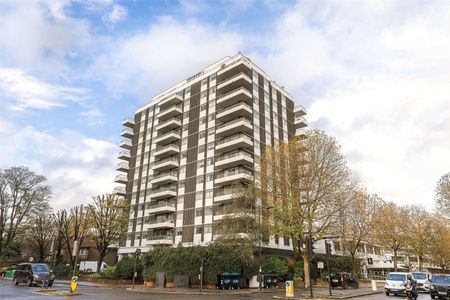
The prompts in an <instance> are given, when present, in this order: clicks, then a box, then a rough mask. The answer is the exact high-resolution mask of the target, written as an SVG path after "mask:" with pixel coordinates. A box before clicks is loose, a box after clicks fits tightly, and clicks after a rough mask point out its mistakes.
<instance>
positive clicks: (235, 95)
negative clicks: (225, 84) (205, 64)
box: [216, 87, 252, 109]
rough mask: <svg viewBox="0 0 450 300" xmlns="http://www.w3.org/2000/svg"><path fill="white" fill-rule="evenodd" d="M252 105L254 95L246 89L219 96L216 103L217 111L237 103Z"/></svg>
mask: <svg viewBox="0 0 450 300" xmlns="http://www.w3.org/2000/svg"><path fill="white" fill-rule="evenodd" d="M244 101H246V103H248V104H251V103H252V93H251V92H250V91H249V90H247V89H246V88H244V87H240V88H237V89H235V90H232V91H231V92H228V93H225V94H222V95H219V96H218V97H217V101H216V107H217V109H221V108H224V107H226V106H230V105H233V104H236V103H237V102H244Z"/></svg>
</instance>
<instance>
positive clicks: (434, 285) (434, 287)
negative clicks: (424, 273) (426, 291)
mask: <svg viewBox="0 0 450 300" xmlns="http://www.w3.org/2000/svg"><path fill="white" fill-rule="evenodd" d="M430 296H431V298H433V299H434V298H436V297H437V298H439V299H450V275H448V274H433V276H432V277H431V285H430Z"/></svg>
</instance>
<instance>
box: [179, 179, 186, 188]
mask: <svg viewBox="0 0 450 300" xmlns="http://www.w3.org/2000/svg"><path fill="white" fill-rule="evenodd" d="M184 185H185V181H184V180H180V189H184Z"/></svg>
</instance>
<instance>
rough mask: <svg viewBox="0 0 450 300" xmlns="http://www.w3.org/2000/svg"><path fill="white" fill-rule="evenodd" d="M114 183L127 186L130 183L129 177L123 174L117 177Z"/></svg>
mask: <svg viewBox="0 0 450 300" xmlns="http://www.w3.org/2000/svg"><path fill="white" fill-rule="evenodd" d="M114 182H117V183H123V184H125V183H127V182H128V177H127V175H123V174H120V175H117V176H116V179H114Z"/></svg>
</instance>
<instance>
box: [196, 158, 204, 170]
mask: <svg viewBox="0 0 450 300" xmlns="http://www.w3.org/2000/svg"><path fill="white" fill-rule="evenodd" d="M204 166H205V161H204V160H203V159H201V160H199V161H198V162H197V168H198V169H200V168H203V167H204Z"/></svg>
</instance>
